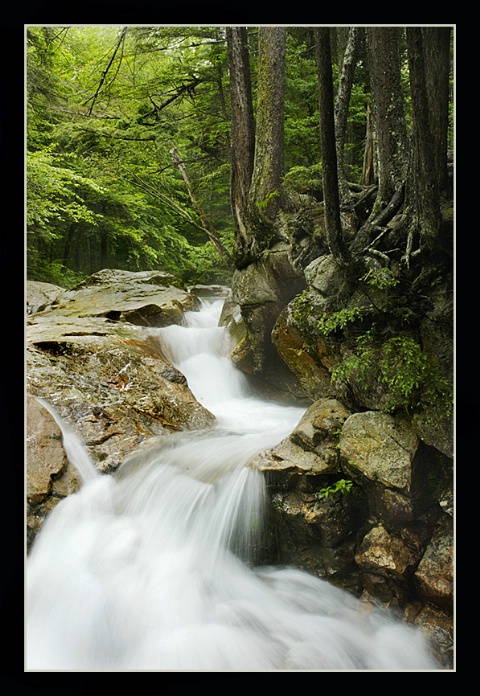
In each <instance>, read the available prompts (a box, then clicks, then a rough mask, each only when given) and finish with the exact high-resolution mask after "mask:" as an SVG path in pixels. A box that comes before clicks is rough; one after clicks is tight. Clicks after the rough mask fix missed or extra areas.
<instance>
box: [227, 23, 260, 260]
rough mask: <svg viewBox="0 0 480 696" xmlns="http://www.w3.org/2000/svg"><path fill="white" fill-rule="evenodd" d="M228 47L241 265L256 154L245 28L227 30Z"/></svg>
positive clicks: (233, 200) (248, 231)
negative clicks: (249, 193)
mask: <svg viewBox="0 0 480 696" xmlns="http://www.w3.org/2000/svg"><path fill="white" fill-rule="evenodd" d="M227 45H228V65H229V72H230V99H231V107H232V162H231V167H232V170H231V171H232V173H231V184H230V198H231V205H232V213H233V218H234V220H235V226H236V243H237V244H236V246H237V250H236V255H237V259H238V260H237V263H238V264H239V265H243V259H244V257H245V256H246V254H247V253H248V249H249V248H250V246H251V243H252V230H251V229H250V228H249V225H248V222H247V220H246V211H247V201H248V192H249V190H250V184H251V181H252V173H253V160H254V153H255V121H254V116H253V103H252V87H251V82H250V63H249V58H248V44H247V29H246V27H227Z"/></svg>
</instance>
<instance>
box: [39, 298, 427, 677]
mask: <svg viewBox="0 0 480 696" xmlns="http://www.w3.org/2000/svg"><path fill="white" fill-rule="evenodd" d="M221 307H222V301H221V300H220V301H215V302H211V303H205V304H204V307H203V310H202V311H201V312H191V313H189V314H188V325H187V326H185V327H180V326H171V327H167V328H164V329H157V330H155V333H157V334H158V336H159V339H160V340H161V341H162V346H163V348H164V351H165V352H166V353H167V355H168V357H169V358H170V359H171V361H172V362H173V363H174V364H175V365H176V367H178V369H180V370H181V371H182V372H183V374H184V375H185V376H186V377H187V380H188V383H189V386H190V388H191V389H192V391H193V393H194V394H195V396H196V397H197V399H198V400H199V401H200V403H202V404H203V405H204V406H205V407H206V408H208V409H209V410H210V411H212V412H213V413H214V414H215V415H216V416H217V419H218V426H216V428H215V429H214V430H213V431H208V432H205V433H192V432H189V433H180V434H177V435H172V436H171V439H170V440H169V444H167V445H166V446H164V447H161V448H158V449H157V450H154V451H150V452H148V453H143V454H137V455H136V456H133V457H132V458H131V459H129V460H127V461H126V462H125V463H124V464H123V465H122V466H121V467H120V468H119V470H118V471H117V472H116V473H115V474H114V475H100V474H99V473H98V472H97V471H96V469H95V467H94V465H93V463H92V461H91V460H90V458H89V456H88V454H87V452H86V450H85V449H84V448H83V446H82V445H81V443H80V442H79V440H78V438H77V437H76V435H74V434H73V433H72V432H70V431H69V430H68V429H67V428H66V427H65V424H63V423H62V422H61V421H59V420H58V422H59V424H60V427H61V428H62V430H63V436H64V444H65V447H66V449H67V453H68V457H69V459H70V461H71V462H72V464H74V465H75V466H76V467H77V470H78V471H79V474H80V476H81V478H82V481H83V483H82V487H81V489H80V491H79V492H78V493H75V494H73V495H70V496H68V497H67V498H66V499H64V500H63V501H61V502H60V503H59V504H58V505H57V506H56V507H55V508H54V510H53V511H52V512H51V514H50V515H49V517H48V518H47V520H46V521H45V523H44V526H43V528H42V530H41V532H40V534H39V535H38V536H37V538H36V540H35V543H34V545H33V548H32V551H31V553H30V555H29V557H28V561H27V582H26V670H27V671H30V670H46V671H56V670H66V671H75V672H79V671H110V672H112V671H137V670H139V671H141V670H145V671H157V670H169V671H176V672H178V671H193V672H201V671H213V672H221V671H233V672H242V671H245V672H253V671H290V670H314V671H316V670H318V671H341V670H342V671H343V670H349V671H357V670H364V671H366V670H374V671H378V670H386V671H414V670H435V669H437V668H438V666H437V665H436V663H435V662H434V660H433V659H432V658H431V657H430V655H429V651H428V647H427V645H426V642H425V639H424V636H423V634H421V633H420V631H419V630H416V629H414V628H412V627H410V626H407V625H406V624H404V623H402V622H400V621H399V620H398V619H397V618H395V617H394V616H393V615H391V614H389V613H385V612H383V611H372V610H371V609H368V608H367V607H366V605H365V604H364V603H362V602H361V601H360V600H358V599H357V598H355V597H353V595H350V594H349V593H347V592H344V591H342V590H339V589H337V588H335V587H333V586H331V585H329V584H328V583H327V582H325V581H323V580H320V579H318V578H315V577H313V576H311V575H309V574H307V573H304V572H301V571H300V570H297V569H295V568H281V567H267V568H266V567H263V568H256V567H254V566H252V565H251V564H249V563H248V560H249V549H250V548H251V546H252V545H253V544H254V543H256V542H258V541H259V540H258V535H259V534H260V533H261V520H262V511H263V506H264V488H263V478H262V475H261V474H260V473H258V472H256V471H254V470H252V469H250V468H248V467H245V464H246V462H247V461H248V460H249V459H250V457H251V456H253V455H254V454H256V453H257V452H259V451H261V450H264V449H267V448H269V447H271V446H273V445H275V444H277V443H278V442H279V441H280V440H281V439H283V438H284V437H285V436H286V435H288V434H289V433H290V432H291V431H292V429H293V428H294V427H295V425H296V424H297V422H298V420H299V419H300V417H301V415H302V413H303V409H300V408H297V407H287V406H284V405H277V404H272V403H267V402H264V401H261V400H259V399H258V398H253V397H252V396H251V395H249V393H248V390H247V388H246V384H245V382H244V377H243V375H242V374H241V373H240V372H238V371H237V370H236V369H235V367H234V366H233V365H232V364H231V362H230V361H229V359H228V358H227V357H226V356H227V350H228V345H227V337H226V333H225V330H224V329H223V328H220V327H218V318H219V315H220V311H221ZM46 405H47V407H48V408H49V409H50V411H51V413H52V415H54V417H55V418H57V419H58V416H57V415H56V413H55V411H53V409H51V407H50V406H48V404H46ZM260 541H261V539H260Z"/></svg>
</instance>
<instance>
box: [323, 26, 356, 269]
mask: <svg viewBox="0 0 480 696" xmlns="http://www.w3.org/2000/svg"><path fill="white" fill-rule="evenodd" d="M315 38H316V55H317V63H318V88H319V100H320V144H321V150H322V179H323V195H324V203H325V227H326V233H327V243H328V247H329V249H330V253H331V254H332V255H333V257H334V259H335V260H336V261H337V263H339V264H341V265H344V264H345V263H347V258H348V257H347V251H346V248H345V244H344V241H343V234H342V225H341V220H340V196H339V191H338V176H337V152H336V146H335V117H334V109H333V77H332V60H331V49H330V30H329V28H328V27H321V28H316V29H315Z"/></svg>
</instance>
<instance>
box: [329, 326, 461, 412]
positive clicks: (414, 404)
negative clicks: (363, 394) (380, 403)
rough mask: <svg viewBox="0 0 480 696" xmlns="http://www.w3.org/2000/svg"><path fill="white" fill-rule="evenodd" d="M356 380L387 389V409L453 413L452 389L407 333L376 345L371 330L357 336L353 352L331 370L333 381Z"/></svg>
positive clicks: (388, 410) (365, 384)
mask: <svg viewBox="0 0 480 696" xmlns="http://www.w3.org/2000/svg"><path fill="white" fill-rule="evenodd" d="M351 377H354V378H355V380H356V381H357V382H358V383H359V384H360V385H362V384H363V385H364V386H368V384H370V383H372V382H379V383H381V384H384V385H385V386H386V388H387V404H386V406H385V410H386V411H387V412H391V411H396V410H405V411H406V412H407V413H409V414H411V413H412V412H413V411H419V410H423V409H425V408H427V407H430V408H433V409H434V410H435V411H438V412H439V413H442V414H443V415H446V416H450V415H451V413H452V392H451V388H450V386H449V384H448V382H447V380H446V379H445V377H444V376H443V374H442V372H441V370H440V369H439V367H438V366H437V365H436V364H435V363H434V362H433V360H432V359H431V358H430V357H429V356H428V355H427V354H426V353H424V352H423V351H422V349H421V347H420V345H419V344H418V343H417V342H416V341H415V340H414V339H413V338H411V337H409V336H394V337H393V338H390V339H389V340H388V341H385V342H384V343H381V344H380V345H378V344H376V343H375V342H374V340H373V332H368V333H366V334H364V335H362V336H361V337H359V338H358V339H357V345H356V351H355V353H354V354H353V355H351V356H349V357H348V358H346V359H345V360H344V361H343V362H342V363H340V365H338V366H337V367H336V368H334V370H333V371H332V381H336V380H348V379H349V378H351Z"/></svg>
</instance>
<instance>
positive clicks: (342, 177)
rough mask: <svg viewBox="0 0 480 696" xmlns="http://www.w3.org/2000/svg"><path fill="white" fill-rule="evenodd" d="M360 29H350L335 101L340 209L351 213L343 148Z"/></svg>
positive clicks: (351, 204) (350, 199)
mask: <svg viewBox="0 0 480 696" xmlns="http://www.w3.org/2000/svg"><path fill="white" fill-rule="evenodd" d="M360 31H361V30H360V27H351V28H350V31H349V34H348V43H347V47H346V49H345V54H344V56H343V64H342V74H341V76H340V83H339V85H338V91H337V98H336V100H335V138H336V147H337V168H338V186H339V191H340V201H341V205H342V209H345V210H347V211H351V210H352V208H353V202H352V195H351V193H350V189H349V188H348V181H347V176H346V174H345V165H344V148H345V137H346V131H347V117H348V106H349V103H350V95H351V93H352V86H353V78H354V76H355V66H356V64H357V58H358V51H359V47H360Z"/></svg>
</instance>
